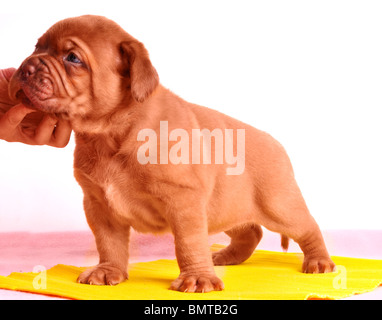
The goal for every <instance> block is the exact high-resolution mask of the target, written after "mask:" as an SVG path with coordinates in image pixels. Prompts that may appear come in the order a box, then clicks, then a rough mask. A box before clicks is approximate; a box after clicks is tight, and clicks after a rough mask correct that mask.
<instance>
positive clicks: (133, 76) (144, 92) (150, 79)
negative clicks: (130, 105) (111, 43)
mask: <svg viewBox="0 0 382 320" xmlns="http://www.w3.org/2000/svg"><path fill="white" fill-rule="evenodd" d="M120 50H121V53H122V59H123V64H124V66H125V68H124V69H125V70H124V73H125V76H129V77H130V81H131V83H130V86H131V94H132V96H133V98H134V99H135V100H136V101H138V102H143V101H144V100H145V99H146V98H147V97H149V96H150V95H151V93H152V92H153V91H154V90H155V88H156V87H157V85H158V84H159V76H158V73H157V71H156V70H155V68H154V67H153V65H152V64H151V61H150V59H149V54H148V52H147V50H146V48H145V47H144V46H143V44H142V43H140V42H138V41H124V42H122V43H121V46H120Z"/></svg>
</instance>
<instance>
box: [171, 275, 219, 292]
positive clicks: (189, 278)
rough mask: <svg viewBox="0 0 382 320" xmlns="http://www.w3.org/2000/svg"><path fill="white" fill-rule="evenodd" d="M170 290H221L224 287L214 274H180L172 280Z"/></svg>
mask: <svg viewBox="0 0 382 320" xmlns="http://www.w3.org/2000/svg"><path fill="white" fill-rule="evenodd" d="M170 289H171V290H176V291H181V292H203V293H204V292H210V291H221V290H223V289H224V283H223V281H221V280H220V279H219V278H218V277H217V276H215V275H210V274H208V275H203V274H200V275H187V274H182V273H181V274H180V275H179V277H178V278H177V279H176V280H174V281H173V283H172V284H171V287H170Z"/></svg>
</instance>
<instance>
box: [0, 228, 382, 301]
mask: <svg viewBox="0 0 382 320" xmlns="http://www.w3.org/2000/svg"><path fill="white" fill-rule="evenodd" d="M323 234H324V238H325V241H326V244H327V247H328V250H329V252H330V254H331V255H337V256H348V257H356V258H371V259H382V247H381V243H382V231H379V230H363V231H355V230H346V231H345V230H332V231H326V232H323ZM212 243H221V244H228V243H229V238H228V237H227V236H226V235H224V234H219V235H215V236H211V237H210V244H212ZM258 249H262V250H274V251H281V247H280V237H279V235H278V234H275V233H272V232H269V231H267V230H264V236H263V239H262V241H261V242H260V244H259V246H258ZM289 251H290V252H300V251H301V250H300V248H299V247H298V245H297V244H296V243H294V242H293V241H291V242H290V246H289ZM174 258H175V255H174V243H173V237H172V236H171V235H165V236H153V235H142V234H137V233H133V235H132V239H131V244H130V261H131V262H138V261H151V260H156V259H174ZM97 262H98V254H97V250H96V247H95V243H94V238H93V235H92V234H91V232H90V231H89V232H86V231H84V232H64V233H61V232H60V233H0V275H3V276H7V275H9V274H10V273H11V272H30V271H32V270H33V268H34V267H35V266H37V265H42V266H44V267H45V268H46V269H49V268H51V267H53V266H55V265H56V264H67V265H75V266H91V265H95V264H97ZM0 299H56V298H54V297H47V296H42V295H34V294H27V293H21V292H14V291H8V290H0ZM351 299H382V287H380V288H378V289H377V290H375V291H373V292H372V293H368V294H363V295H360V296H354V297H352V298H351Z"/></svg>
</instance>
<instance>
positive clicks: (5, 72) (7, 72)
mask: <svg viewBox="0 0 382 320" xmlns="http://www.w3.org/2000/svg"><path fill="white" fill-rule="evenodd" d="M0 72H2V73H3V76H4V78H5V79H6V80H7V81H8V82H9V81H10V80H11V78H12V76H13V74H14V73H15V72H16V69H15V68H8V69H3V70H0Z"/></svg>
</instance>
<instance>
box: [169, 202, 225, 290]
mask: <svg viewBox="0 0 382 320" xmlns="http://www.w3.org/2000/svg"><path fill="white" fill-rule="evenodd" d="M170 223H171V228H172V232H173V234H174V237H175V252H176V257H177V261H178V265H179V268H180V275H179V277H178V278H177V279H176V280H175V281H173V283H172V284H171V287H170V289H172V290H178V291H182V292H210V291H214V290H216V291H219V290H223V288H224V284H223V282H222V281H221V280H220V279H219V278H218V277H217V276H216V274H215V271H214V268H213V262H212V258H211V253H210V250H209V246H208V225H207V216H206V214H205V212H204V210H201V209H200V208H197V207H195V206H188V207H186V208H183V210H181V211H178V212H174V213H173V215H172V216H171V218H170Z"/></svg>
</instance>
